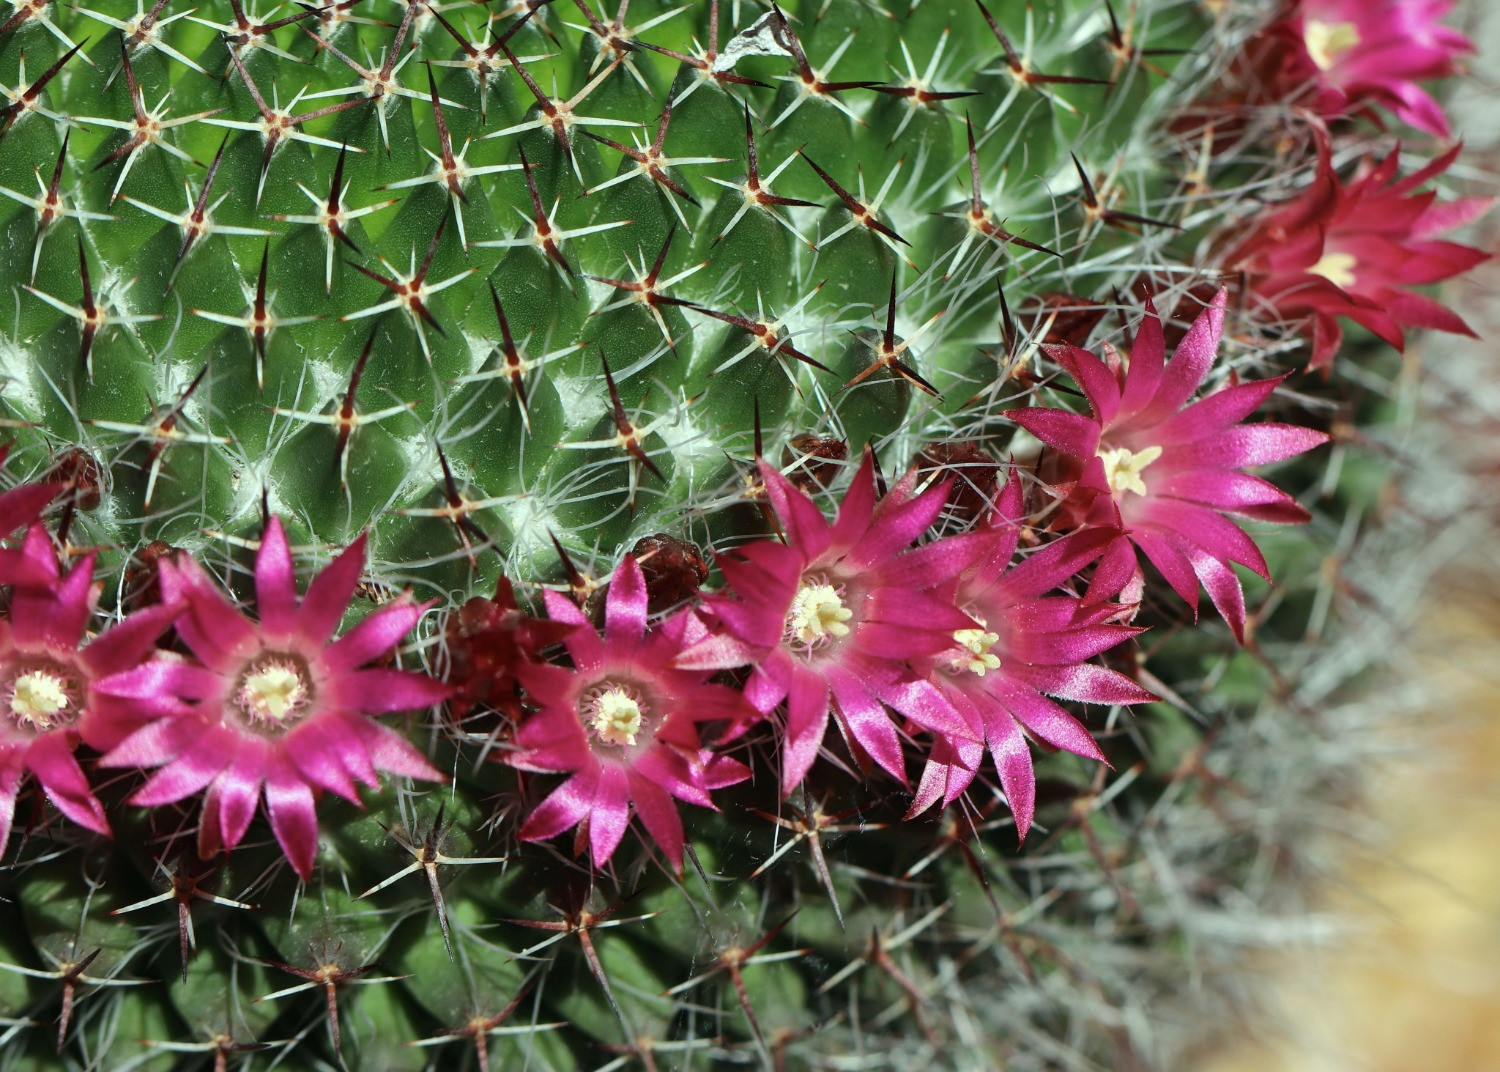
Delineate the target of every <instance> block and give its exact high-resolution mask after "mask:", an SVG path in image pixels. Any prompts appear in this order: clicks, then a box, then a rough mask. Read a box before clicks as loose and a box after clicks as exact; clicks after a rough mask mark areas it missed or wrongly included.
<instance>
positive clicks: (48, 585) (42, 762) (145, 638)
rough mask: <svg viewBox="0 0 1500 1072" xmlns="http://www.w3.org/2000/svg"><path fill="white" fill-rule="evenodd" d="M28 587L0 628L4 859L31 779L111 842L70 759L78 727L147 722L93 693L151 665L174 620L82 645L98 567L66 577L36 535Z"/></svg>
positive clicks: (156, 618)
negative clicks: (114, 720)
mask: <svg viewBox="0 0 1500 1072" xmlns="http://www.w3.org/2000/svg"><path fill="white" fill-rule="evenodd" d="M18 554H21V555H24V556H25V558H26V559H27V569H26V574H27V576H28V578H29V582H34V583H27V584H24V585H19V586H17V587H16V589H15V590H14V591H13V592H12V594H11V601H10V613H9V615H8V620H0V852H3V851H4V848H5V844H6V841H7V839H8V838H9V836H10V827H11V820H12V818H13V817H14V814H15V805H16V794H17V792H18V791H19V790H20V787H21V779H22V777H23V776H24V775H25V772H26V771H28V770H29V771H30V772H31V773H32V776H33V777H35V778H36V780H37V783H38V784H39V785H40V786H41V787H42V790H43V792H45V793H46V794H47V797H48V799H50V800H51V801H52V803H53V804H54V805H56V807H57V810H58V811H60V812H62V813H63V814H64V815H66V816H67V817H68V818H69V819H71V820H73V821H74V822H75V823H77V824H78V825H80V826H83V827H87V828H88V829H89V830H93V831H95V832H96V833H100V834H105V835H107V834H108V833H109V823H108V821H107V820H106V819H105V816H104V809H103V808H102V807H101V806H100V804H99V801H98V800H96V799H95V798H94V793H93V790H92V789H91V788H90V787H89V783H88V779H87V777H85V775H84V773H83V769H82V768H81V767H80V766H79V765H78V760H77V759H76V758H75V757H74V755H73V750H74V749H75V748H76V747H77V745H78V741H79V724H80V720H84V719H89V718H110V717H121V716H126V715H128V716H130V717H146V716H149V715H150V714H151V713H152V712H153V710H155V709H156V703H157V701H154V700H152V699H151V698H150V697H145V698H142V699H141V700H122V699H119V698H116V697H113V696H109V695H107V694H104V693H101V692H100V691H98V690H97V689H96V688H95V686H96V684H98V683H100V682H101V681H103V680H104V679H107V678H109V677H110V676H111V675H115V674H123V673H128V672H130V671H132V670H133V669H135V668H137V667H139V666H140V665H141V664H142V663H145V662H146V661H147V660H148V659H150V658H151V655H152V653H153V652H154V651H155V643H156V638H157V637H158V636H160V635H161V633H162V631H163V630H164V629H166V627H167V625H168V624H169V623H170V622H171V620H172V619H173V617H175V616H176V614H177V612H178V608H177V607H171V606H156V607H151V608H148V609H147V610H144V611H140V612H138V613H136V614H132V615H131V616H130V617H128V618H126V619H124V620H123V621H120V622H117V623H115V624H114V625H113V626H111V627H110V628H109V629H106V630H105V631H104V632H103V633H102V634H101V635H100V636H99V637H98V638H97V639H95V640H94V641H93V642H92V643H90V644H86V645H85V644H84V643H83V641H84V637H85V635H86V634H87V631H88V627H89V622H90V619H91V618H92V617H93V613H94V599H95V597H96V595H97V592H96V590H95V589H94V586H93V576H94V559H93V556H92V555H91V556H88V557H87V558H85V559H84V560H83V561H82V562H79V563H78V564H77V565H75V566H74V567H73V568H72V569H71V570H69V571H68V573H67V576H66V577H64V576H63V575H62V574H61V573H60V572H59V570H58V566H57V559H56V557H55V556H54V555H53V552H52V545H51V541H50V540H49V539H48V537H47V534H46V533H45V532H43V531H42V530H41V529H40V528H37V527H33V528H31V529H30V530H29V531H28V532H27V534H26V542H25V545H24V546H23V547H22V548H21V549H20V550H19V551H18Z"/></svg>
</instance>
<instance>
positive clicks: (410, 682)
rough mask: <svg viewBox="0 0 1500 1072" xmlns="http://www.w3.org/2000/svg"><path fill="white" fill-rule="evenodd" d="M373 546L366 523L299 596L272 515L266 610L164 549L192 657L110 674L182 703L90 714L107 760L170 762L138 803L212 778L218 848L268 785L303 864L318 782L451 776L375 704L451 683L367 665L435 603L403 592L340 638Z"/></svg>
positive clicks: (313, 826) (258, 583)
mask: <svg viewBox="0 0 1500 1072" xmlns="http://www.w3.org/2000/svg"><path fill="white" fill-rule="evenodd" d="M364 561H365V537H364V536H361V537H360V538H359V539H358V540H356V541H355V542H354V543H353V544H351V545H350V546H349V547H348V548H347V549H345V550H344V551H343V552H342V553H341V554H339V556H338V557H337V558H335V559H334V560H333V561H332V562H331V563H329V565H328V566H327V568H325V569H324V570H323V572H322V573H321V574H319V575H318V577H317V578H316V579H315V580H314V581H313V582H312V583H311V584H310V585H309V586H308V589H307V594H306V595H305V596H304V597H303V598H302V599H301V601H300V603H299V600H298V598H297V588H296V583H295V579H294V575H293V570H292V556H291V551H290V549H289V548H288V546H287V542H286V535H285V533H284V532H283V530H282V527H281V522H280V520H279V519H276V518H272V519H271V521H270V523H269V524H267V526H266V531H265V534H264V536H263V537H262V539H261V546H260V551H259V553H258V554H257V556H256V560H255V591H256V609H257V611H258V613H259V617H260V621H259V622H255V621H252V620H251V619H249V618H248V617H246V616H245V614H244V613H243V612H241V611H240V610H239V609H238V608H237V607H236V606H235V605H234V604H233V603H232V602H230V601H229V600H228V599H227V598H226V597H225V596H224V594H223V593H222V592H221V591H220V589H219V588H218V586H217V585H216V584H215V583H214V582H213V581H212V580H211V579H210V578H209V577H208V575H207V574H206V573H204V571H203V569H202V567H200V566H199V565H198V564H197V563H196V562H195V561H193V560H192V559H191V558H188V557H186V556H185V555H180V556H178V557H177V558H176V559H175V561H174V560H165V559H164V560H163V561H162V562H161V566H160V568H161V587H162V597H163V599H164V600H165V601H167V602H169V603H173V602H178V603H182V604H183V605H184V610H183V613H182V616H181V617H180V618H179V619H178V620H177V622H176V626H177V635H178V636H179V637H180V638H181V639H182V641H183V643H184V644H185V645H186V646H187V647H188V648H189V650H191V652H192V654H193V655H194V656H195V657H196V661H189V660H177V661H174V662H170V663H163V662H158V663H154V664H148V666H146V667H144V668H142V670H141V671H140V672H138V673H136V674H133V675H129V676H128V677H127V678H126V679H125V680H123V681H116V682H111V683H110V686H109V687H110V690H111V691H112V692H113V693H115V694H116V695H120V696H126V697H137V696H142V695H150V694H152V693H162V694H168V695H172V696H175V697H178V698H179V699H180V700H181V701H183V702H180V703H179V704H178V705H177V707H176V708H175V710H174V712H173V713H172V714H171V715H169V716H167V717H162V718H157V719H153V720H151V721H149V722H147V723H146V724H145V725H140V724H139V723H138V722H136V723H133V722H131V721H129V720H123V719H115V718H101V719H98V720H93V721H89V722H86V723H85V725H84V727H83V733H84V740H85V741H87V742H88V743H89V744H91V745H93V746H94V747H96V748H98V749H100V750H101V751H105V750H108V751H107V754H106V755H105V756H104V758H103V759H102V760H101V761H100V762H101V764H102V765H104V766H107V767H139V768H142V769H151V768H160V769H158V770H157V771H156V773H155V774H153V775H152V777H151V778H150V780H149V781H148V782H147V783H146V784H145V785H144V786H143V787H142V788H141V789H140V790H138V791H137V792H136V794H135V795H134V796H133V797H131V803H133V804H138V805H142V806H146V807H150V806H153V805H158V804H169V803H172V802H173V801H178V800H182V799H184V798H186V797H189V796H192V795H193V794H194V793H197V792H198V791H200V790H204V791H205V792H204V797H203V815H202V819H201V822H200V824H199V828H198V844H199V849H200V851H201V852H202V853H203V855H205V856H208V855H212V854H213V853H215V852H217V851H218V850H219V849H221V848H223V849H232V848H233V847H234V846H236V845H238V844H239V843H240V841H241V840H242V839H243V838H244V836H245V831H246V829H247V828H248V827H249V825H250V820H251V819H253V818H254V816H255V812H256V808H257V805H258V803H259V800H260V798H261V796H262V793H264V796H265V802H266V810H267V812H268V813H269V815H270V820H271V829H272V831H273V832H274V833H275V835H276V840H277V841H278V842H279V843H280V845H281V847H282V850H283V851H284V852H285V853H286V857H287V860H288V861H290V863H291V865H292V867H293V869H294V870H295V871H296V872H297V874H298V875H300V876H301V877H302V878H303V879H306V878H308V877H309V876H310V875H311V873H312V868H313V860H314V857H315V856H316V854H317V847H318V820H317V814H316V810H315V800H316V797H317V796H318V794H319V793H320V792H321V791H322V790H325V789H326V790H328V791H329V792H332V793H335V794H337V795H339V796H341V797H343V798H345V799H346V800H350V801H353V802H355V803H358V800H359V797H358V790H357V785H360V784H362V785H365V786H368V787H370V788H374V787H376V786H377V785H378V784H379V780H378V779H377V777H376V772H377V771H385V772H387V773H391V774H396V775H400V776H402V777H406V778H425V779H431V780H440V779H441V778H442V775H441V774H440V773H439V772H438V771H437V770H436V769H435V768H434V767H433V766H432V764H430V763H429V762H428V761H427V760H426V759H425V758H423V756H422V754H421V753H420V752H418V751H417V750H416V749H415V748H413V747H412V745H411V744H410V743H408V742H407V741H406V739H405V738H403V737H402V736H401V735H400V734H399V733H397V732H396V731H395V730H393V729H390V728H389V727H387V726H382V725H380V724H379V723H377V722H374V721H372V720H371V719H370V718H368V717H367V716H369V715H373V714H379V713H383V712H387V711H409V710H414V709H418V708H422V707H426V706H428V705H430V704H434V703H437V702H439V701H441V700H443V699H445V698H446V697H447V695H448V691H449V690H448V689H447V687H446V686H444V685H441V684H439V683H438V682H436V681H434V680H432V679H430V678H428V677H426V676H424V675H422V674H419V673H413V672H409V671H404V670H396V669H391V668H387V667H382V666H370V665H369V664H370V663H372V662H376V661H379V660H382V659H383V658H384V657H385V656H386V655H388V654H389V653H390V652H391V650H392V649H394V648H395V646H396V645H397V644H398V643H400V641H401V639H402V638H403V637H404V636H406V634H407V633H408V632H410V631H411V628H412V626H413V625H415V624H416V622H417V619H418V618H419V617H420V616H421V614H422V611H423V610H424V607H423V606H421V605H419V604H416V603H413V602H412V601H411V600H410V599H409V598H407V597H405V596H403V597H402V598H400V599H398V600H396V601H394V602H392V603H390V604H388V605H386V606H384V607H381V608H380V609H378V610H376V611H375V612H374V613H373V614H371V615H370V616H369V617H368V618H366V619H365V620H364V621H362V622H361V623H360V624H359V625H357V626H355V628H353V629H351V630H350V631H349V632H348V633H346V634H344V635H343V636H341V637H338V638H333V632H334V630H335V629H336V628H337V627H338V624H339V621H340V620H341V619H342V618H343V616H344V612H345V611H346V610H347V609H348V607H349V602H350V600H351V599H352V598H353V596H354V591H355V586H356V585H357V584H358V582H359V577H360V573H361V572H362V571H363V569H364ZM331 638H333V639H331ZM330 640H331V642H330Z"/></svg>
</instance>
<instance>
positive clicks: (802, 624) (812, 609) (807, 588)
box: [786, 584, 854, 646]
mask: <svg viewBox="0 0 1500 1072" xmlns="http://www.w3.org/2000/svg"><path fill="white" fill-rule="evenodd" d="M852 617H854V612H853V611H852V610H850V609H849V608H848V607H846V606H844V601H843V599H841V598H840V597H839V593H838V590H837V589H836V588H834V587H833V586H832V585H831V584H803V585H802V586H801V587H800V588H798V589H797V594H796V595H795V596H794V597H793V598H792V607H791V610H789V611H788V612H787V616H786V633H787V636H788V638H789V639H791V640H793V641H796V642H797V643H799V644H805V645H809V646H811V645H815V644H818V643H819V642H820V641H823V640H826V639H828V638H829V637H843V636H848V635H849V627H848V626H847V625H846V624H844V623H846V622H847V621H848V620H849V619H850V618H852Z"/></svg>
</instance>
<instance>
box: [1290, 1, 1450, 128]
mask: <svg viewBox="0 0 1500 1072" xmlns="http://www.w3.org/2000/svg"><path fill="white" fill-rule="evenodd" d="M1452 7H1453V3H1452V0H1295V2H1294V3H1293V4H1292V5H1291V8H1290V10H1289V11H1288V12H1287V14H1286V15H1285V16H1283V18H1282V19H1281V20H1280V21H1279V22H1277V23H1276V24H1275V25H1274V26H1272V27H1271V29H1270V30H1269V31H1268V39H1269V41H1270V42H1271V43H1272V44H1271V45H1270V47H1271V48H1273V49H1274V51H1275V58H1276V60H1277V61H1279V64H1280V67H1279V70H1278V71H1277V72H1276V74H1275V75H1274V82H1275V84H1277V85H1279V86H1281V87H1283V88H1284V89H1286V90H1288V91H1289V92H1288V94H1287V95H1288V96H1295V94H1296V92H1297V91H1298V90H1300V89H1301V88H1302V87H1305V86H1315V87H1316V96H1315V98H1314V99H1313V101H1312V102H1311V107H1312V108H1313V109H1314V110H1315V111H1316V112H1317V113H1318V114H1319V115H1321V116H1324V117H1326V118H1330V119H1331V118H1337V117H1339V116H1343V115H1346V114H1348V113H1349V112H1350V110H1351V109H1358V108H1363V107H1366V106H1372V105H1373V106H1378V107H1380V108H1384V109H1385V110H1387V111H1389V112H1390V113H1391V114H1393V115H1394V116H1395V117H1396V118H1397V119H1400V120H1401V121H1402V122H1404V123H1409V124H1411V125H1412V126H1414V127H1416V128H1417V129H1418V130H1423V131H1426V132H1427V133H1429V134H1434V135H1436V136H1438V137H1440V138H1446V137H1448V135H1449V130H1448V120H1447V117H1446V116H1444V115H1443V109H1442V108H1441V107H1440V106H1439V105H1438V103H1437V101H1435V100H1433V99H1432V96H1431V95H1430V94H1428V92H1427V91H1426V90H1424V89H1423V88H1422V87H1421V86H1420V85H1418V83H1419V82H1424V81H1429V80H1431V79H1436V78H1446V77H1447V76H1449V75H1452V74H1455V73H1457V71H1458V65H1457V59H1458V57H1459V56H1462V55H1464V54H1466V53H1469V52H1473V51H1474V44H1473V42H1472V41H1470V40H1469V39H1468V38H1467V37H1465V36H1464V35H1463V34H1461V33H1459V32H1458V31H1457V30H1455V29H1453V28H1452V27H1450V26H1444V25H1442V24H1441V23H1440V22H1439V21H1438V20H1439V19H1441V18H1442V17H1443V16H1444V15H1446V14H1448V12H1449V11H1450V10H1451V9H1452Z"/></svg>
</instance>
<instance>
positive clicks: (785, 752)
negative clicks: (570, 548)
mask: <svg viewBox="0 0 1500 1072" xmlns="http://www.w3.org/2000/svg"><path fill="white" fill-rule="evenodd" d="M760 473H761V479H762V480H763V481H764V483H765V487H766V492H767V494H768V496H769V498H770V500H771V504H772V506H773V507H774V508H775V510H776V514H777V516H778V517H779V518H780V520H781V526H782V529H783V531H784V532H785V533H786V543H785V544H782V543H777V542H774V541H769V540H766V541H759V542H756V543H752V544H748V545H746V546H744V547H739V548H736V549H735V550H734V551H733V552H731V553H729V554H726V555H722V556H720V561H719V566H720V569H721V570H722V572H723V574H724V579H725V581H726V582H727V586H728V589H729V592H724V593H719V594H716V595H710V596H707V597H705V599H704V605H705V606H704V613H705V614H706V616H707V618H708V620H709V622H710V626H709V628H710V630H711V635H710V636H708V637H705V638H704V639H703V640H702V641H700V642H699V643H697V644H695V645H694V646H693V647H692V648H690V649H689V650H688V651H686V652H685V653H684V654H683V656H682V657H681V658H679V659H678V665H679V666H686V667H691V668H693V669H698V670H716V669H727V668H729V667H734V666H743V665H751V666H753V667H754V671H753V672H752V674H751V676H750V679H749V681H748V682H747V683H746V685H745V695H746V698H747V699H748V700H749V701H750V703H751V704H752V705H753V706H754V707H755V708H756V709H757V710H759V711H762V712H765V713H768V714H769V713H770V712H771V711H773V710H775V709H776V707H777V705H779V704H780V703H781V701H782V700H783V699H784V700H786V719H785V733H784V736H783V741H782V760H781V763H782V773H781V783H782V790H783V792H787V793H789V792H791V790H792V789H793V787H795V786H796V785H797V784H798V783H799V782H800V781H801V780H802V779H803V777H804V776H805V775H806V774H807V771H808V769H809V768H810V767H811V766H812V763H813V760H814V759H815V758H816V757H817V754H818V749H819V747H820V746H821V745H822V743H823V736H824V733H825V731H826V730H827V728H828V717H829V712H830V704H831V705H832V709H833V710H834V712H836V714H837V715H838V719H839V726H840V728H841V729H842V730H843V733H844V738H845V740H846V741H847V742H848V743H849V745H850V748H851V749H852V750H855V754H856V756H857V757H858V758H860V759H861V760H862V759H863V758H864V757H866V756H868V757H869V758H871V759H873V760H874V761H875V762H876V763H878V764H879V765H880V766H881V767H882V768H883V769H885V770H886V771H888V772H889V773H890V774H891V775H893V776H894V777H896V778H897V779H899V780H900V781H901V782H902V784H905V783H906V769H905V762H904V760H903V757H902V750H901V740H900V736H899V734H898V732H897V727H896V725H895V723H894V722H893V721H892V720H891V717H890V715H888V714H887V713H886V709H885V706H884V705H886V704H889V705H890V706H891V707H893V708H895V709H896V710H897V711H899V712H900V713H901V714H902V715H904V716H906V718H907V719H909V720H910V721H911V722H912V723H914V724H916V725H917V726H919V727H921V728H922V729H925V730H928V731H931V732H933V733H939V734H945V735H947V736H948V737H950V738H953V739H963V738H966V737H970V736H972V734H971V731H970V730H969V729H968V727H966V726H965V725H964V723H963V720H962V719H961V718H960V717H959V716H958V713H957V712H955V711H954V710H953V708H952V706H951V705H950V704H949V703H948V701H947V700H945V699H944V698H943V696H942V694H941V693H940V692H938V690H937V689H936V688H934V687H933V685H932V684H931V683H930V682H928V681H926V680H924V679H923V678H922V677H921V676H920V675H918V674H917V673H916V672H915V671H914V670H913V669H912V663H913V662H920V661H922V660H927V659H931V658H933V657H935V656H936V655H938V654H939V653H940V652H943V651H945V650H947V649H948V648H949V647H950V646H951V645H952V643H953V633H954V631H955V630H958V629H969V628H973V627H974V625H975V623H974V622H973V621H971V620H970V619H969V617H968V615H966V614H964V613H962V612H961V611H959V610H958V609H957V608H956V607H954V606H953V603H952V601H951V600H947V599H944V598H943V597H941V596H939V595H937V594H936V593H934V592H932V591H931V589H932V588H934V587H935V586H936V585H938V584H940V583H941V582H943V581H945V580H948V579H949V578H951V577H953V576H955V575H956V574H957V573H958V572H959V571H960V570H962V569H963V568H964V567H965V566H967V565H968V564H969V562H970V560H971V559H972V557H973V556H974V554H975V553H976V551H977V550H978V549H979V544H978V543H977V542H976V541H974V540H972V539H969V538H966V537H960V538H950V539H946V540H939V541H936V542H934V543H931V544H928V545H927V546H925V547H921V548H918V549H915V550H907V548H909V547H911V545H912V543H914V542H915V541H916V539H917V537H919V536H920V535H922V533H924V532H926V531H927V529H928V527H929V526H930V525H931V524H932V522H933V520H934V519H935V518H936V517H937V516H938V513H939V512H940V511H941V510H942V508H943V503H944V501H945V500H946V499H947V495H948V485H947V484H943V485H940V486H937V487H934V488H931V489H929V490H928V491H926V492H924V493H923V494H921V495H919V496H916V497H913V496H912V489H913V486H914V483H915V480H916V476H915V473H911V474H908V475H907V477H906V478H905V479H903V480H902V481H901V482H900V483H899V484H897V485H896V486H895V487H894V488H892V489H891V492H890V494H889V495H887V496H886V497H885V498H884V499H883V500H881V501H880V502H879V503H877V502H876V496H875V473H874V463H873V460H872V458H871V456H870V455H869V454H866V455H865V459H864V462H863V463H862V464H861V465H860V467H859V470H858V471H857V472H856V473H855V474H854V480H853V481H852V482H851V483H850V485H849V491H848V492H847V494H846V495H845V496H844V501H843V503H842V504H841V505H840V507H839V512H838V518H837V519H836V520H835V521H834V522H833V524H832V525H830V524H829V523H828V522H827V520H825V519H824V517H823V515H822V513H821V512H820V511H819V510H818V508H817V507H816V506H815V505H813V502H812V500H811V499H809V498H808V497H807V496H806V495H804V494H803V493H802V492H801V491H799V490H798V489H797V488H795V487H793V486H792V484H791V483H790V482H789V481H788V480H787V479H786V478H785V477H784V476H782V475H781V474H780V473H779V472H777V471H776V469H775V468H773V467H772V466H770V465H768V464H766V463H765V462H764V461H763V462H761V464H760ZM730 593H732V595H731V594H730Z"/></svg>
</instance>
